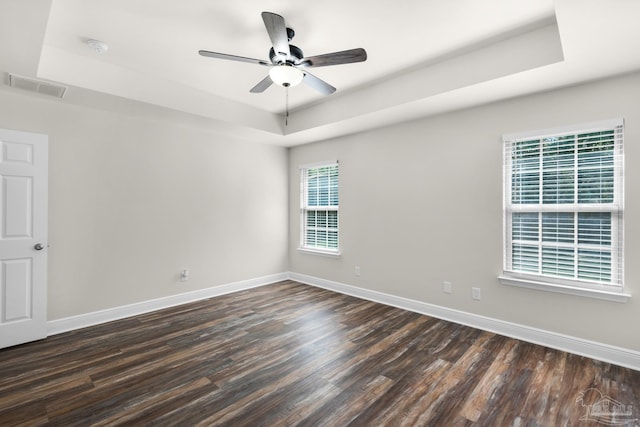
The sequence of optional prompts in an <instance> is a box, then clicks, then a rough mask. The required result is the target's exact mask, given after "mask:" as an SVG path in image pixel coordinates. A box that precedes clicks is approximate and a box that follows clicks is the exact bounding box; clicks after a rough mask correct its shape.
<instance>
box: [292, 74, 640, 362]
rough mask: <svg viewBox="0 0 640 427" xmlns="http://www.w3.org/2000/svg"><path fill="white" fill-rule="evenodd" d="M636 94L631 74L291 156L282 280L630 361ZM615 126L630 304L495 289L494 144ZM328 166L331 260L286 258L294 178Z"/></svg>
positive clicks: (636, 237)
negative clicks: (619, 350)
mask: <svg viewBox="0 0 640 427" xmlns="http://www.w3.org/2000/svg"><path fill="white" fill-rule="evenodd" d="M638 88H640V74H633V75H627V76H622V77H618V78H614V79H610V80H604V81H598V82H594V83H590V84H585V85H581V86H575V87H571V88H566V89H561V90H557V91H551V92H547V93H541V94H537V95H533V96H527V97H522V98H518V99H512V100H508V101H504V102H499V103H494V104H490V105H485V106H481V107H477V108H473V109H468V110H464V111H458V112H453V113H449V114H444V115H440V116H436V117H431V118H427V119H423V120H419V121H414V122H410V123H405V124H401V125H396V126H393V127H388V128H384V129H379V130H372V131H369V132H365V133H360V134H356V135H352V136H348V137H342V138H338V139H335V140H330V141H324V142H318V143H314V144H310V145H305V146H300V147H296V148H293V149H291V150H290V156H289V192H290V202H289V215H290V218H291V220H290V227H289V247H290V251H289V260H290V262H289V270H290V271H292V272H296V273H301V274H306V275H310V276H314V277H318V278H322V279H327V280H332V281H335V282H339V283H344V284H348V285H353V286H357V287H361V288H365V289H369V290H374V291H379V292H384V293H388V294H393V295H396V296H401V297H405V298H410V299H414V300H417V301H422V302H427V303H431V304H436V305H440V306H443V307H447V308H451V309H455V310H461V311H465V312H468V313H474V314H478V315H483V316H488V317H491V318H495V319H500V320H503V321H507V322H513V323H516V324H521V325H526V326H530V327H534V328H540V329H544V330H548V331H553V332H556V333H560V334H566V335H570V336H575V337H579V338H582V339H586V340H593V341H597V342H600V343H604V344H609V345H614V346H619V347H624V348H628V349H633V350H640V334H638V332H637V329H636V325H638V324H639V323H640V283H639V282H640V265H639V263H638V262H637V260H638V259H639V257H640V224H639V223H638V221H637V219H638V218H639V217H640V200H639V199H638V197H637V195H638V194H640V176H639V173H640V146H639V143H640V103H639V102H638V93H639V92H638ZM614 117H624V118H625V119H626V128H625V156H626V170H625V185H626V213H625V215H626V216H625V217H626V222H625V258H626V265H625V290H626V291H627V292H629V293H631V294H634V297H633V298H632V299H631V301H630V302H628V303H626V304H620V303H614V302H608V301H602V300H596V299H590V298H585V297H579V296H568V295H561V294H556V293H548V292H543V291H535V290H529V289H522V288H514V287H509V286H505V285H502V284H500V283H499V282H498V281H497V276H498V274H499V273H500V272H501V269H502V139H501V137H502V134H503V133H510V132H518V131H526V130H536V129H544V128H550V127H554V126H561V125H568V124H574V123H582V122H588V121H593V120H601V119H608V118H614ZM332 159H338V160H339V162H340V245H341V250H342V256H341V257H340V258H338V259H335V258H329V257H323V256H317V255H310V254H306V253H300V252H298V251H297V250H296V248H297V247H298V245H299V242H298V239H299V226H300V224H299V206H300V205H299V203H300V202H299V200H300V199H299V182H298V181H299V171H298V168H299V166H300V165H302V164H305V163H314V162H318V161H324V160H332ZM356 265H357V266H360V268H361V276H360V277H356V276H355V274H354V267H355V266H356ZM445 280H447V281H451V282H452V283H453V289H454V292H453V294H451V295H448V294H444V293H442V290H441V286H442V282H443V281H445ZM472 286H474V287H480V288H481V290H482V300H481V301H473V300H472V299H471V287H472Z"/></svg>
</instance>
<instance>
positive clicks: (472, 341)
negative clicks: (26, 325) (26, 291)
mask: <svg viewBox="0 0 640 427" xmlns="http://www.w3.org/2000/svg"><path fill="white" fill-rule="evenodd" d="M581 393H582V394H581ZM603 399H604V400H603ZM607 399H609V400H608V401H607ZM598 401H600V402H601V403H602V402H605V403H608V404H609V406H608V408H609V409H608V412H605V413H603V411H601V413H600V414H599V415H598V414H597V410H596V409H597V407H598V406H597V403H598ZM617 403H621V404H623V405H624V406H623V407H622V409H623V410H624V411H623V412H624V413H620V410H618V412H619V413H618V414H617V415H615V416H613V415H611V414H612V413H613V409H612V408H613V406H612V405H615V404H617ZM618 409H620V408H618ZM587 410H591V420H583V421H581V418H584V417H585V416H587V415H588V412H587ZM607 415H608V416H609V417H610V419H609V421H610V422H619V424H617V425H629V426H635V425H638V420H637V419H638V418H640V372H638V371H633V370H630V369H624V368H621V367H618V366H615V365H610V364H607V363H602V362H597V361H594V360H591V359H587V358H583V357H579V356H575V355H571V354H567V353H563V352H560V351H556V350H551V349H548V348H545V347H541V346H537V345H532V344H528V343H525V342H522V341H518V340H514V339H510V338H506V337H503V336H499V335H495V334H492V333H488V332H483V331H480V330H477V329H473V328H469V327H464V326H460V325H456V324H453V323H449V322H445V321H441V320H438V319H435V318H431V317H428V316H423V315H419V314H416V313H412V312H408V311H403V310H400V309H397V308H393V307H388V306H385V305H381V304H376V303H372V302H368V301H363V300H359V299H357V298H353V297H350V296H346V295H341V294H337V293H333V292H330V291H326V290H323V289H318V288H314V287H310V286H306V285H301V284H299V283H295V282H291V281H286V282H281V283H277V284H273V285H269V286H264V287H261V288H257V289H252V290H247V291H243V292H238V293H234V294H229V295H226V296H221V297H217V298H213V299H209V300H206V301H200V302H197V303H192V304H187V305H183V306H179V307H174V308H170V309H167V310H162V311H158V312H154V313H150V314H145V315H141V316H137V317H134V318H128V319H124V320H120V321H116V322H111V323H108V324H103V325H99V326H95V327H91V328H86V329H82V330H78V331H73V332H69V333H65V334H61V335H56V336H53V337H50V338H47V339H46V340H43V341H40V342H35V343H30V344H25V345H21V346H17V347H13V348H8V349H4V350H0V426H14V425H27V426H35V425H51V426H53V425H55V426H107V425H157V426H182V425H186V426H191V425H203V426H294V425H299V426H565V425H566V426H574V425H581V426H582V425H584V426H586V425H592V426H596V425H599V426H602V425H606V424H603V423H602V422H603V420H604V419H603V418H602V417H604V416H607ZM612 416H613V417H614V418H613V419H612V418H611V417H612ZM598 417H599V418H598Z"/></svg>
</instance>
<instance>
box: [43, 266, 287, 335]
mask: <svg viewBox="0 0 640 427" xmlns="http://www.w3.org/2000/svg"><path fill="white" fill-rule="evenodd" d="M288 278H289V274H288V273H278V274H272V275H269V276H264V277H258V278H255V279H249V280H243V281H240V282H235V283H228V284H225V285H221V286H214V287H211V288H207V289H201V290H198V291H193V292H186V293H183V294H177V295H171V296H168V297H164V298H158V299H154V300H149V301H143V302H139V303H135V304H129V305H124V306H120V307H114V308H109V309H106V310H100V311H94V312H92V313H86V314H80V315H78V316H71V317H66V318H63V319H57V320H50V321H49V322H47V335H55V334H60V333H63V332H68V331H72V330H75V329H81V328H86V327H87V326H93V325H97V324H100V323H106V322H111V321H113V320H118V319H123V318H125V317H130V316H135V315H138V314H144V313H148V312H151V311H155V310H161V309H163V308H169V307H173V306H176V305H180V304H186V303H189V302H194V301H200V300H203V299H207V298H211V297H217V296H220V295H225V294H229V293H232V292H237V291H243V290H245V289H251V288H256V287H259V286H264V285H268V284H271V283H276V282H280V281H282V280H287V279H288Z"/></svg>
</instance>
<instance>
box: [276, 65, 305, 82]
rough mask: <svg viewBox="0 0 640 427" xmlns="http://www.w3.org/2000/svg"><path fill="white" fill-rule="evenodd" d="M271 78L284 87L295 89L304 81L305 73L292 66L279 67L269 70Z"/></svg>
mask: <svg viewBox="0 0 640 427" xmlns="http://www.w3.org/2000/svg"><path fill="white" fill-rule="evenodd" d="M269 77H271V80H273V82H274V83H276V84H279V85H280V86H283V87H293V86H296V85H298V84H300V82H301V81H302V79H303V78H304V73H303V72H302V71H300V70H298V69H297V68H294V67H293V66H291V65H279V66H277V67H273V68H271V70H269Z"/></svg>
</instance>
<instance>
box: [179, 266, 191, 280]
mask: <svg viewBox="0 0 640 427" xmlns="http://www.w3.org/2000/svg"><path fill="white" fill-rule="evenodd" d="M187 280H189V269H187V268H185V269H184V270H182V271H181V272H180V281H181V282H186V281H187Z"/></svg>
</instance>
